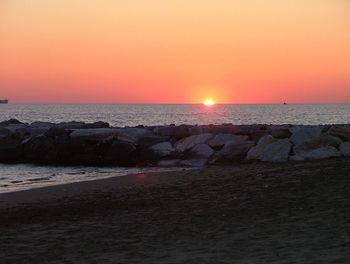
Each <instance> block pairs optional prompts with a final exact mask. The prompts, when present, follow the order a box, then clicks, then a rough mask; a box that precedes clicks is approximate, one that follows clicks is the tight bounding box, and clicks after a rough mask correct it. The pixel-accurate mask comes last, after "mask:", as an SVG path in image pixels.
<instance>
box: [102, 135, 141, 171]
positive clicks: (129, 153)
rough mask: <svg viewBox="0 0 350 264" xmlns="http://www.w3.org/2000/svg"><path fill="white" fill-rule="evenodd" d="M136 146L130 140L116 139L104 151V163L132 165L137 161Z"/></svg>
mask: <svg viewBox="0 0 350 264" xmlns="http://www.w3.org/2000/svg"><path fill="white" fill-rule="evenodd" d="M135 152H136V147H135V146H134V145H133V144H130V143H128V142H120V141H115V142H113V144H112V145H110V146H109V147H108V148H107V149H106V151H105V152H104V153H103V164H104V165H122V166H130V164H132V163H135V154H136V153H135Z"/></svg>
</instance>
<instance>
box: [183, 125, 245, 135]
mask: <svg viewBox="0 0 350 264" xmlns="http://www.w3.org/2000/svg"><path fill="white" fill-rule="evenodd" d="M238 131H239V130H238V127H237V126H233V125H232V124H223V125H202V126H192V127H190V128H189V133H190V135H199V134H208V133H210V134H236V133H237V132H238Z"/></svg>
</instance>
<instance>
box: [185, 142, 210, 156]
mask: <svg viewBox="0 0 350 264" xmlns="http://www.w3.org/2000/svg"><path fill="white" fill-rule="evenodd" d="M213 154H214V150H213V149H212V148H211V147H209V146H208V144H204V143H202V144H198V145H196V146H194V147H193V148H192V149H191V151H190V156H191V158H206V159H208V158H209V157H210V156H211V155H213Z"/></svg>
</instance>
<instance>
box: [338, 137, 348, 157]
mask: <svg viewBox="0 0 350 264" xmlns="http://www.w3.org/2000/svg"><path fill="white" fill-rule="evenodd" d="M340 153H341V154H342V155H343V156H345V157H350V141H348V142H343V143H342V144H341V145H340Z"/></svg>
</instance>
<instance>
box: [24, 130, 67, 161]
mask: <svg viewBox="0 0 350 264" xmlns="http://www.w3.org/2000/svg"><path fill="white" fill-rule="evenodd" d="M22 145H23V154H24V159H25V161H29V162H33V163H40V164H52V163H55V162H56V157H57V149H56V146H55V141H54V139H53V138H49V137H45V136H43V135H42V136H35V137H31V138H29V139H27V140H24V141H23V142H22ZM66 158H68V157H66Z"/></svg>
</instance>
